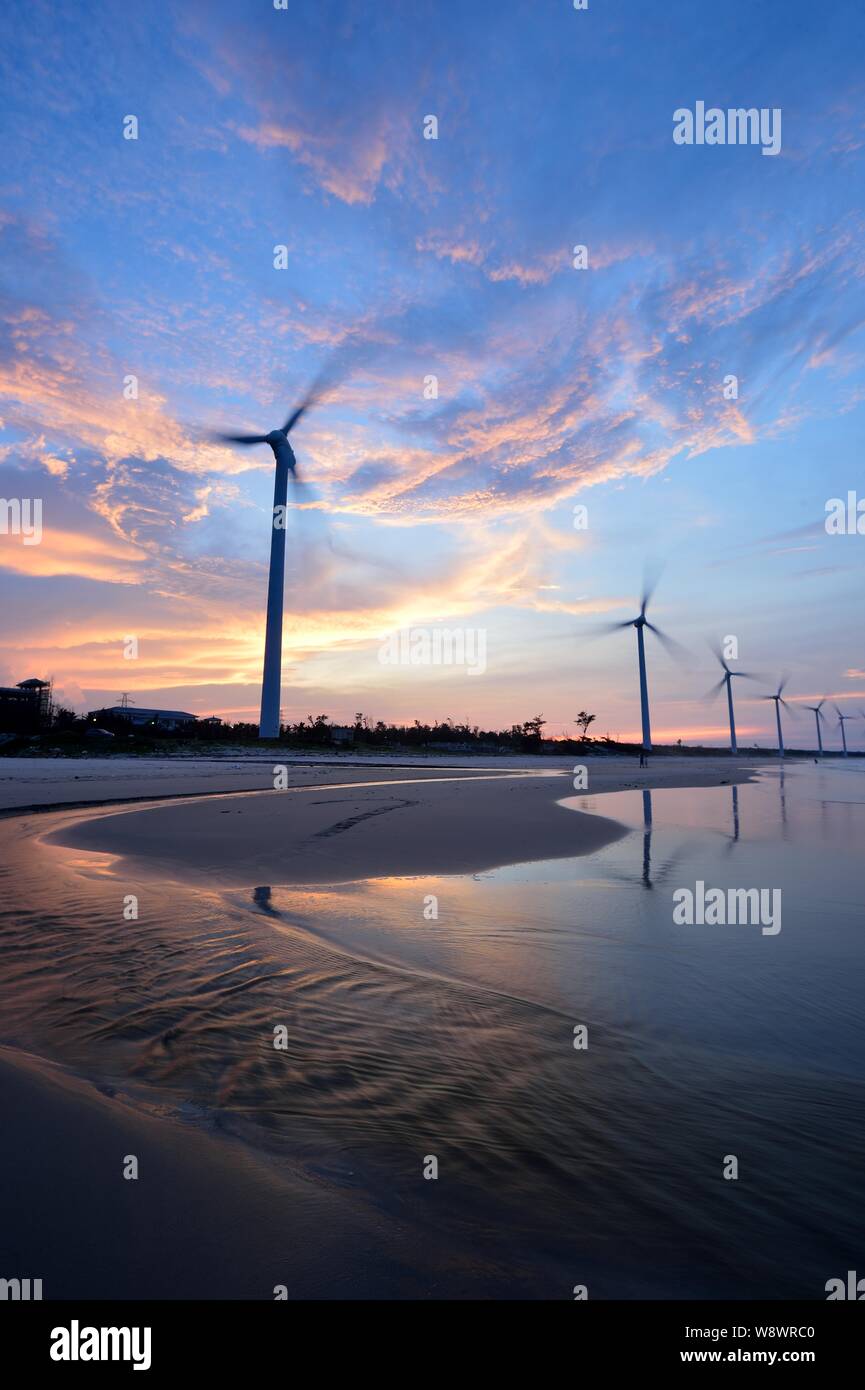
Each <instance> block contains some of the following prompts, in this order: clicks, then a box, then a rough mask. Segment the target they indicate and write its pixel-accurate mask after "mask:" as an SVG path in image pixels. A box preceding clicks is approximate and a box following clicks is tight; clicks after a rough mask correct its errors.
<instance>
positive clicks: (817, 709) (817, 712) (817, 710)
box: [805, 695, 826, 758]
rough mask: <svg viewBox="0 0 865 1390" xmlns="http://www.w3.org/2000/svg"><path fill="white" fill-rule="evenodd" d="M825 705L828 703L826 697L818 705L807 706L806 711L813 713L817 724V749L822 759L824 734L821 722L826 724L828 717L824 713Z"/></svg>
mask: <svg viewBox="0 0 865 1390" xmlns="http://www.w3.org/2000/svg"><path fill="white" fill-rule="evenodd" d="M825 703H826V696H825V695H824V696H823V699H822V700H818V702H817V704H816V705H805V709H809V710H810V711H811V713H812V714H813V716H814V721H815V723H816V725H817V747H818V749H819V750H820V757H821V758H822V756H823V734H822V732H821V730H820V720H821V719H822V720H823V721H824V723H825V720H826V716H825V714H824V713H823V706H824V705H825Z"/></svg>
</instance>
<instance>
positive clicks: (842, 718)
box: [832, 705, 856, 758]
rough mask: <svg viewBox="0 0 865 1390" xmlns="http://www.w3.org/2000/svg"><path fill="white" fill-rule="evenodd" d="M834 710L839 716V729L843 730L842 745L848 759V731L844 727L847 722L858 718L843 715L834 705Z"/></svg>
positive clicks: (851, 715)
mask: <svg viewBox="0 0 865 1390" xmlns="http://www.w3.org/2000/svg"><path fill="white" fill-rule="evenodd" d="M832 708H833V709H834V711H835V713H836V714H837V716H838V727H839V729H840V730H841V742H842V744H843V745H844V757H845V758H846V757H847V730H846V729H845V728H844V725H845V724H846V722H847V720H848V719H855V717H856V716H855V715H853V714H842V713H841V711H840V710H839V708H838V706H837V705H833V706H832Z"/></svg>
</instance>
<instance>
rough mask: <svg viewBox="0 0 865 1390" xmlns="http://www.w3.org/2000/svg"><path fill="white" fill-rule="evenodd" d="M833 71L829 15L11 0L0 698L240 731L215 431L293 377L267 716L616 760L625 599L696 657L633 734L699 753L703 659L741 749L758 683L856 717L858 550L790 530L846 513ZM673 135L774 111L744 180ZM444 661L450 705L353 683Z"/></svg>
mask: <svg viewBox="0 0 865 1390" xmlns="http://www.w3.org/2000/svg"><path fill="white" fill-rule="evenodd" d="M863 39H865V11H863V7H862V6H861V4H860V3H854V2H853V0H850V2H849V3H846V2H845V0H837V3H835V4H834V5H833V6H832V11H831V22H830V21H829V19H828V18H827V15H826V11H825V10H824V9H823V8H822V7H820V6H817V5H814V4H812V3H810V0H807V3H806V0H783V3H782V2H781V0H778V3H774V2H773V0H729V3H726V4H724V5H718V6H695V5H694V4H693V0H664V3H658V4H646V3H645V0H617V2H616V3H613V0H590V5H589V8H588V10H586V11H576V10H574V8H573V4H572V0H472V3H471V4H467V3H465V0H439V2H438V3H432V0H412V3H411V4H408V3H402V2H401V0H400V2H399V3H398V0H379V3H375V4H370V3H360V0H289V3H288V7H287V9H285V10H277V9H275V8H274V6H273V0H254V3H253V0H206V3H204V0H183V3H180V2H179V0H178V3H165V0H149V3H148V4H147V5H144V6H135V5H122V4H120V3H119V2H118V0H87V3H86V4H85V3H83V2H82V0H70V3H66V4H63V5H56V4H51V5H49V4H46V3H40V2H39V0H27V3H26V4H25V3H21V0H7V3H6V5H5V6H4V7H3V16H2V19H0V66H2V90H3V97H2V140H3V149H4V160H3V171H2V174H0V290H2V326H0V425H2V429H0V496H2V497H3V498H6V499H9V498H24V499H41V502H42V509H43V510H42V515H43V533H42V539H41V542H40V543H39V544H38V545H25V544H24V538H23V537H22V536H21V535H15V534H6V535H0V585H2V593H3V597H4V601H3V603H2V606H0V612H2V616H0V623H2V631H0V642H2V651H0V682H11V681H17V680H21V679H23V678H25V677H27V676H31V675H40V676H47V675H51V676H53V678H54V680H55V683H56V686H57V687H58V691H59V692H60V694H61V698H62V699H64V700H65V702H66V703H69V704H71V705H73V706H74V707H75V708H77V709H86V708H92V707H94V706H97V705H99V704H103V703H113V702H114V701H115V699H116V697H117V695H118V694H119V692H121V691H128V692H130V694H131V695H132V697H133V698H134V699H135V700H136V701H137V702H138V703H139V704H150V703H154V704H164V705H170V706H172V707H180V708H185V709H189V710H192V711H195V712H196V713H199V714H210V713H217V714H221V715H225V716H228V717H231V718H247V717H248V718H255V717H256V715H257V702H258V693H259V681H260V663H261V652H262V644H263V616H264V615H263V609H264V599H265V589H266V566H267V558H268V545H269V539H270V507H271V501H272V498H271V491H272V456H271V455H270V451H269V450H268V449H266V448H263V449H257V450H244V451H241V450H232V449H228V448H225V447H223V446H221V445H218V444H214V443H213V442H212V441H211V438H210V435H209V432H210V431H212V430H214V429H219V428H225V427H228V428H240V429H249V430H254V431H260V430H266V429H270V428H273V427H274V426H276V425H279V424H281V423H282V422H283V420H284V419H285V417H286V415H287V414H288V412H289V410H290V408H291V407H292V405H293V404H294V403H295V402H296V400H297V399H298V398H299V397H300V396H301V395H302V393H303V391H304V390H305V389H306V387H307V386H308V384H309V382H310V381H311V380H312V379H313V378H314V377H315V375H316V373H317V372H318V371H319V370H320V369H321V368H322V367H323V366H326V367H327V369H328V371H329V372H330V373H331V374H332V378H333V382H334V384H333V385H332V387H331V389H330V392H329V396H328V398H327V399H326V400H325V401H324V402H323V403H322V404H321V405H320V406H319V407H318V409H317V410H315V411H312V412H310V413H309V415H308V416H307V417H305V418H304V420H303V421H302V422H301V423H300V424H299V425H298V428H297V432H296V435H294V436H293V439H294V443H295V448H296V452H297V455H298V459H299V462H300V466H301V468H302V469H303V471H304V475H305V477H306V478H307V479H308V480H309V482H310V483H311V484H312V485H313V486H314V488H315V495H314V497H313V500H312V502H311V503H310V505H308V506H305V507H304V508H303V509H302V510H300V511H296V512H295V513H294V514H293V515H292V517H291V518H290V525H289V528H288V557H289V558H288V577H287V594H286V625H285V647H284V674H283V710H284V714H285V716H286V717H288V718H290V719H296V718H298V717H301V716H303V715H306V714H307V713H310V712H312V713H318V712H319V711H323V712H327V713H328V714H329V715H330V716H331V717H332V718H334V719H336V720H338V721H342V720H346V719H350V718H352V717H353V715H354V713H355V711H356V710H363V711H365V712H366V713H368V714H369V715H370V716H371V717H373V718H385V719H398V720H403V719H407V720H411V719H413V718H415V717H418V718H421V719H432V718H436V717H446V716H448V715H450V716H453V717H454V718H457V719H462V718H464V717H468V718H469V719H470V720H471V722H473V723H480V724H482V725H485V726H500V725H510V724H511V723H513V722H517V721H522V720H524V719H526V718H528V717H530V716H531V715H534V714H535V713H538V712H540V713H542V714H543V715H544V717H545V718H546V719H547V721H548V732H550V733H553V734H558V733H561V732H565V731H568V730H569V729H573V719H574V716H575V715H576V713H577V712H578V710H580V709H582V708H588V709H589V710H590V711H593V712H595V713H596V714H597V716H598V718H597V724H596V726H595V727H596V729H597V731H598V732H610V733H612V734H614V735H617V736H620V737H628V736H633V735H634V734H635V733H636V732H637V730H638V727H639V707H638V701H637V698H636V696H637V688H636V653H635V641H634V633H633V632H632V631H624V632H621V633H619V634H616V635H613V636H610V637H598V636H596V635H595V631H594V629H595V628H596V627H597V626H598V625H599V623H601V622H605V621H614V620H616V619H624V618H627V617H628V616H633V614H634V612H635V611H636V608H635V603H636V598H637V596H638V594H639V592H640V589H641V586H642V580H643V573H644V567H645V566H646V565H649V566H657V565H661V566H663V573H662V577H661V580H660V583H659V585H658V588H657V592H656V595H655V599H654V604H653V609H652V613H653V615H654V617H655V619H656V621H657V622H658V623H659V624H660V625H661V626H663V627H664V628H665V629H666V630H668V631H669V632H670V633H671V634H672V635H673V636H675V637H676V638H678V639H679V641H680V642H682V643H683V644H684V645H685V647H686V648H687V649H688V652H689V655H688V657H687V658H686V659H685V661H684V663H683V664H682V665H677V664H676V663H674V662H672V661H671V660H670V658H669V657H668V655H667V653H666V651H665V650H664V649H663V648H662V647H660V646H657V645H655V646H652V647H651V648H650V651H649V662H650V667H649V677H650V692H651V696H652V704H653V724H654V732H655V734H656V736H657V737H659V738H663V739H668V738H669V739H672V738H678V737H682V738H684V739H685V740H687V739H694V738H697V737H701V738H705V739H707V740H710V741H720V740H721V739H722V738H723V735H724V729H725V725H724V710H723V706H722V704H721V702H720V701H717V702H716V703H714V704H712V703H706V702H705V701H704V700H703V699H702V695H703V693H704V692H705V690H706V689H707V688H708V687H709V686H710V685H711V684H712V683H713V681H714V679H715V675H714V672H713V669H712V667H713V658H712V656H711V653H710V652H709V649H708V645H707V643H708V641H711V640H715V641H717V640H719V639H722V638H724V637H726V636H735V637H736V638H737V639H738V643H739V655H740V662H741V665H742V667H744V668H750V669H752V670H756V671H757V672H759V673H760V674H761V676H764V677H765V679H764V682H763V683H762V684H755V685H754V686H753V688H752V687H749V686H747V685H746V683H745V682H742V683H741V685H740V687H739V723H740V725H741V730H740V733H741V736H742V738H743V740H744V741H751V742H753V741H755V740H757V739H762V738H764V737H768V735H769V731H770V728H771V706H770V705H768V704H766V703H763V702H761V701H760V699H759V698H757V697H758V696H759V694H760V693H761V692H762V691H763V690H764V689H765V690H769V689H773V688H774V687H775V685H776V683H777V680H778V678H779V677H780V675H781V674H782V673H784V672H789V673H790V685H789V690H790V692H791V699H792V701H793V702H794V703H799V704H801V703H807V702H809V701H810V700H811V699H812V697H817V698H819V697H821V696H822V695H825V694H830V695H832V696H833V698H834V699H835V700H836V701H837V703H838V704H839V706H840V707H841V708H842V709H844V710H845V711H846V712H848V713H851V714H853V713H856V712H857V711H858V710H859V708H860V706H861V707H862V709H865V651H863V644H862V636H863V631H865V625H863V612H862V592H863V584H862V581H863V570H865V566H863V556H865V535H863V536H857V535H844V536H837V535H828V534H827V533H826V529H825V526H824V519H825V514H826V513H825V508H826V503H827V501H828V499H830V498H832V497H842V498H845V499H846V497H847V494H848V492H849V491H851V490H853V491H856V490H858V496H859V497H865V470H863V465H862V458H863V449H862V439H863V425H865V376H863V371H862V366H863V351H865V332H863V320H865V299H863V281H865V266H863V253H862V245H863V239H862V230H863V228H862V222H863V216H862V174H863V153H865V149H863V146H865V134H863V131H865V78H863V73H862V66H861V54H862V51H863ZM698 101H704V102H705V103H706V105H707V106H717V107H720V108H722V109H726V108H727V107H757V108H763V107H765V108H780V110H781V112H782V148H781V151H780V153H779V154H778V155H777V156H775V157H771V156H765V155H763V154H762V151H761V149H760V147H759V146H753V145H751V146H747V145H727V146H717V145H716V146H709V145H692V146H684V145H677V144H675V143H674V141H673V138H672V133H673V128H674V122H673V112H674V111H675V110H677V109H678V108H685V107H687V108H691V109H693V108H694V107H695V104H696V103H697V102H698ZM129 116H135V117H136V118H137V122H138V138H137V139H135V140H132V139H125V138H124V121H125V118H127V117H129ZM430 116H435V117H436V120H437V122H438V132H437V133H438V138H437V139H434V140H433V139H426V138H424V132H425V127H426V129H427V130H429V129H430V122H429V121H428V120H427V119H426V118H428V117H430ZM128 128H129V123H128V122H127V129H128ZM577 245H583V246H585V247H586V248H587V257H588V266H587V268H586V269H576V268H575V267H574V264H573V260H574V247H575V246H577ZM279 246H284V247H285V248H286V255H285V258H284V259H285V262H286V264H285V268H276V266H275V264H274V261H275V255H274V248H275V247H279ZM130 376H134V377H136V378H137V382H138V398H137V399H127V396H128V394H129V392H128V391H127V392H126V394H124V382H126V381H128V378H129V377H130ZM730 376H735V377H736V378H737V381H738V399H728V398H725V391H724V382H725V378H728V377H730ZM430 377H435V378H436V380H437V386H438V394H437V397H433V396H432V395H431V392H430V388H429V386H428V385H427V389H426V390H425V382H427V383H428V382H429V378H430ZM728 395H729V392H728ZM578 506H584V507H585V508H587V514H588V525H587V527H586V528H585V529H577V528H576V527H575V524H574V522H575V512H574V509H575V507H578ZM438 624H444V625H447V626H449V627H451V628H453V627H464V628H478V629H483V630H484V631H485V632H486V634H487V669H486V671H485V672H484V673H483V674H482V675H469V674H468V673H467V672H466V671H465V670H462V669H454V668H446V667H440V668H423V667H414V668H410V667H394V666H385V665H382V664H381V662H380V661H379V660H378V653H379V649H380V645H381V639H382V637H383V636H384V635H385V634H386V633H388V632H391V631H393V630H394V629H398V628H404V627H408V626H427V627H432V626H436V625H438ZM129 636H135V637H136V638H137V639H138V656H137V658H134V659H126V658H125V657H124V640H125V638H127V637H129ZM751 689H753V694H751V697H750V698H748V695H749V694H750V692H751ZM809 721H810V716H802V717H797V718H792V719H791V723H790V730H789V735H790V741H791V742H799V743H803V742H805V743H807V742H808V736H809V734H810V731H811V727H812V726H811V724H810V722H809ZM848 732H849V734H850V737H851V740H853V741H855V742H856V743H857V744H858V745H859V746H861V745H862V744H863V742H865V720H857V723H856V724H851V725H848Z"/></svg>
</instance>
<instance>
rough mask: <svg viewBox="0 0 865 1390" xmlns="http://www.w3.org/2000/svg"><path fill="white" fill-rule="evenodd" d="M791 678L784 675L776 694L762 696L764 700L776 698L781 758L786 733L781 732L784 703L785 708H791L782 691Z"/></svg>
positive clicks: (776, 720) (776, 719)
mask: <svg viewBox="0 0 865 1390" xmlns="http://www.w3.org/2000/svg"><path fill="white" fill-rule="evenodd" d="M789 679H790V677H789V676H784V677H782V679H781V681H780V682H779V685H778V689H777V690H776V692H775V694H774V695H763V696H762V697H761V698H762V699H764V700H774V701H775V723H776V724H777V725H778V757H779V758H783V756H784V735H783V733H782V732H781V706H782V705H783V706H784V708H785V709H789V708H790V706H789V705H788V704H787V701H786V700H785V699H783V698H782V695H781V692H782V690H783V689H784V687H785V685H786V684H787V682H788V680H789Z"/></svg>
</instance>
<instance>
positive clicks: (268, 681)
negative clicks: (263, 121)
mask: <svg viewBox="0 0 865 1390" xmlns="http://www.w3.org/2000/svg"><path fill="white" fill-rule="evenodd" d="M325 385H326V383H325V380H324V377H323V375H322V376H320V377H319V378H318V379H317V381H316V382H315V384H314V385H313V386H312V387H311V389H310V390H309V391H308V392H307V395H306V396H305V397H304V399H303V400H302V401H301V403H300V405H299V406H298V407H297V409H296V410H294V411H292V413H291V415H289V417H288V419H287V420H286V422H285V424H284V425H283V426H282V429H279V430H271V432H270V434H217V435H214V438H215V439H217V440H219V441H220V442H222V443H224V444H243V445H250V444H269V445H270V447H271V449H272V450H273V457H274V460H275V462H276V473H275V476H274V482H273V517H272V520H271V528H272V529H271V536H270V574H269V576H268V581H267V621H266V624H265V631H264V671H263V674H262V680H261V719H260V721H259V725H258V737H259V738H278V737H279V697H280V691H281V685H282V605H283V594H284V589H285V509H286V503H287V499H288V480H289V478H291V481H292V484H293V486H295V487H299V486H301V483H300V479H299V478H298V476H297V459H296V458H295V456H294V450H293V449H292V447H291V445H290V444H289V442H288V436H289V434H290V433H291V431H292V430H293V429H294V427H295V425H296V424H297V422H298V420H299V419H300V417H301V416H302V415H303V413H304V412H305V411H306V410H307V409H308V408H309V406H311V405H312V404H313V403H314V402H315V401H316V400H318V398H319V396H320V395H321V394H322V391H323V390H324V389H325Z"/></svg>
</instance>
